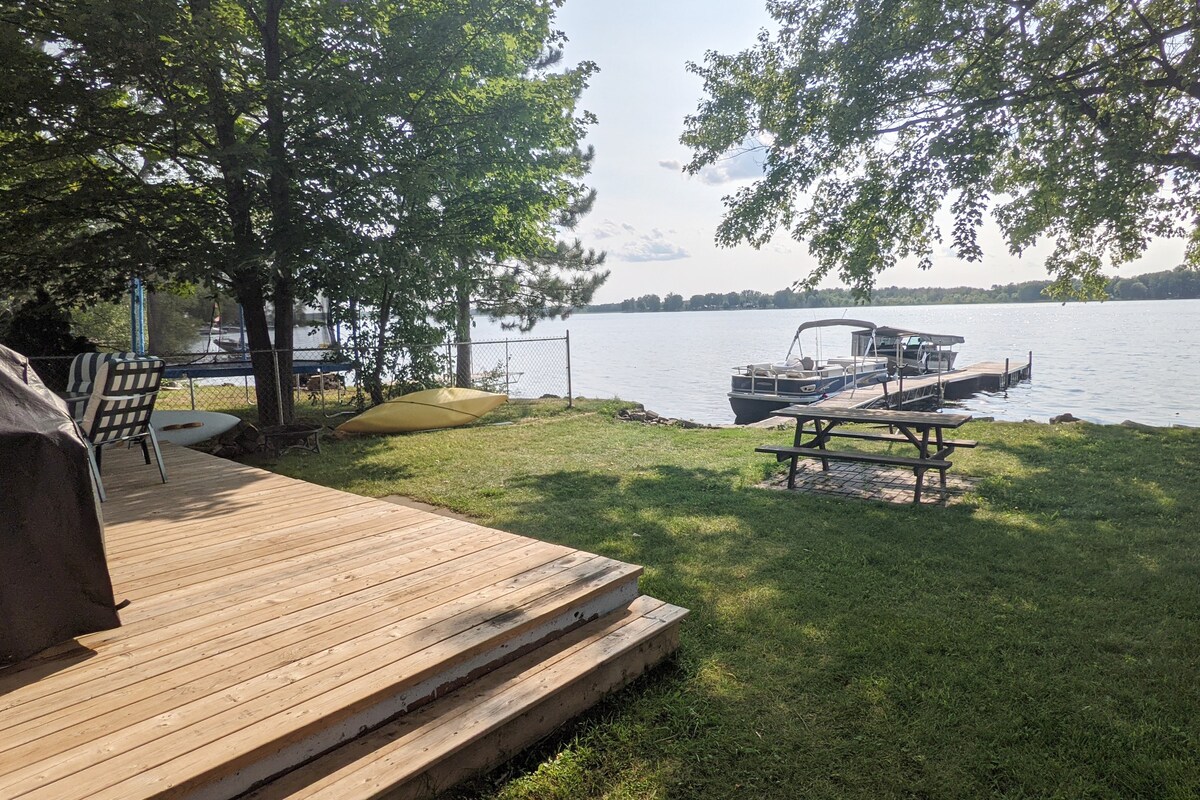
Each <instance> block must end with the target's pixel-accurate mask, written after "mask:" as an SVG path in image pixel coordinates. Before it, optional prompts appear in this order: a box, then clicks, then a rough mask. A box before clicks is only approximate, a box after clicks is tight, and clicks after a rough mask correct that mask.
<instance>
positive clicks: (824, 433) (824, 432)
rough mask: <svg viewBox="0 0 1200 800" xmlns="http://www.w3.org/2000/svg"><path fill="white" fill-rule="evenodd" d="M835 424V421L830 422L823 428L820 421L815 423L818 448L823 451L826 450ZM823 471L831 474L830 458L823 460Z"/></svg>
mask: <svg viewBox="0 0 1200 800" xmlns="http://www.w3.org/2000/svg"><path fill="white" fill-rule="evenodd" d="M833 424H834V423H833V420H829V421H828V422H826V423H825V427H824V428H822V427H821V421H820V420H814V421H813V427H815V428H816V431H817V447H818V448H820V449H821V450H824V449H825V442H826V440H828V439H829V432H830V431H831V430H833ZM821 471H822V472H829V459H828V458H822V459H821Z"/></svg>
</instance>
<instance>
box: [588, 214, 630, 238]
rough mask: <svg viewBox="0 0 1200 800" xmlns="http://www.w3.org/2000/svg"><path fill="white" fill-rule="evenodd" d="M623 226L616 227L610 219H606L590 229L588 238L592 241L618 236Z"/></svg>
mask: <svg viewBox="0 0 1200 800" xmlns="http://www.w3.org/2000/svg"><path fill="white" fill-rule="evenodd" d="M624 227H625V226H623V225H618V224H617V223H615V222H613V221H612V220H610V219H606V220H604V221H603V222H601V223H600V224H599V225H595V226H593V227H592V229H591V232H590V234H589V238H592V239H610V238H612V237H613V236H620V235H621V230H622V229H623V228H624Z"/></svg>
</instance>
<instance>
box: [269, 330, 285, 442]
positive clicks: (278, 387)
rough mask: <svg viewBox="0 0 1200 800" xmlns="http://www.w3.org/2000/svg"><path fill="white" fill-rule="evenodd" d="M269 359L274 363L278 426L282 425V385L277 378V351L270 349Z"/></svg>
mask: <svg viewBox="0 0 1200 800" xmlns="http://www.w3.org/2000/svg"><path fill="white" fill-rule="evenodd" d="M271 358H272V359H273V360H274V361H275V409H276V411H278V412H279V424H280V425H282V424H283V384H282V383H281V378H280V377H279V351H278V350H276V349H275V348H274V347H272V348H271Z"/></svg>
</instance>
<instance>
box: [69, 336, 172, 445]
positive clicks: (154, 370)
mask: <svg viewBox="0 0 1200 800" xmlns="http://www.w3.org/2000/svg"><path fill="white" fill-rule="evenodd" d="M164 366H165V365H164V363H163V362H162V361H161V360H160V359H157V358H142V359H130V360H124V361H117V360H105V361H102V362H101V363H100V368H99V371H98V372H97V373H96V377H95V383H94V385H93V387H92V395H91V397H89V398H88V403H87V410H86V411H85V412H84V415H83V426H82V427H83V431H84V434H85V435H86V436H87V437H88V439H90V440H91V442H92V444H96V445H100V444H104V443H105V442H115V441H120V440H122V439H129V438H132V437H136V436H141V435H143V434H145V433H146V429H147V428H148V427H149V426H150V414H151V412H153V411H154V401H155V398H156V397H157V395H158V387H159V384H160V383H161V382H162V373H163V367H164Z"/></svg>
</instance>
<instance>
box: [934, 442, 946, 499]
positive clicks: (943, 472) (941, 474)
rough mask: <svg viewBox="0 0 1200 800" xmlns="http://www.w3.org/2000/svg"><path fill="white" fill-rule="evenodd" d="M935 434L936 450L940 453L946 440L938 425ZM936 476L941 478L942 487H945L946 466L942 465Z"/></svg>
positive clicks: (944, 447)
mask: <svg viewBox="0 0 1200 800" xmlns="http://www.w3.org/2000/svg"><path fill="white" fill-rule="evenodd" d="M936 436H937V451H938V452H939V453H940V452H942V451H943V450H945V449H946V442H945V439H944V437H943V436H942V429H941V427H938V429H937V432H936ZM938 476H939V477H940V478H941V484H942V489H945V488H946V468H945V467H942V468H941V469H939V470H938Z"/></svg>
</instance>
